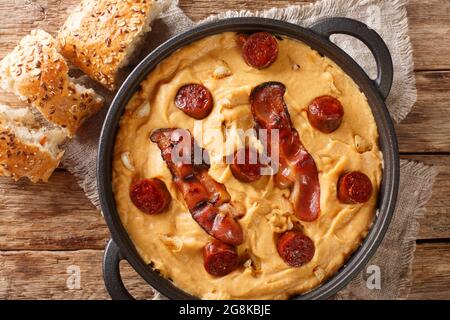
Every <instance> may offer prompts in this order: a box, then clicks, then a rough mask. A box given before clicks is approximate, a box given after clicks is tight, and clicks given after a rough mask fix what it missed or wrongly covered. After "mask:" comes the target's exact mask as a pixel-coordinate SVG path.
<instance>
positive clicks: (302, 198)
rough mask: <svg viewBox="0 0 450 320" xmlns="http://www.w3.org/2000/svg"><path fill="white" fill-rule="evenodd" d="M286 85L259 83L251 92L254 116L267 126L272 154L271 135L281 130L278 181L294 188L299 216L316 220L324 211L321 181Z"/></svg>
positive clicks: (268, 142)
mask: <svg viewBox="0 0 450 320" xmlns="http://www.w3.org/2000/svg"><path fill="white" fill-rule="evenodd" d="M285 92H286V87H285V86H284V85H283V84H282V83H280V82H265V83H263V84H260V85H259V86H257V87H255V88H254V89H253V90H252V92H251V95H250V104H251V110H252V114H253V119H254V121H255V124H256V128H257V129H266V130H267V137H268V139H267V140H268V141H267V143H266V145H267V152H268V155H269V156H270V157H271V158H272V161H276V159H275V157H273V155H272V150H271V146H272V144H271V141H270V137H271V134H272V130H274V129H277V130H279V131H278V132H279V161H278V164H279V169H278V172H277V173H276V175H275V184H276V185H277V186H278V187H279V188H291V189H292V195H291V198H292V199H293V202H294V211H295V214H296V216H297V217H298V218H299V219H300V220H303V221H314V220H316V219H317V218H318V217H319V212H320V185H319V174H318V171H317V166H316V163H315V162H314V159H313V158H312V156H311V155H310V154H309V153H308V151H307V150H306V149H305V147H304V146H303V144H302V143H301V141H300V136H299V134H298V132H297V130H296V129H295V128H294V127H293V125H292V121H291V118H290V116H289V112H288V109H287V106H286V103H285V101H284V94H285Z"/></svg>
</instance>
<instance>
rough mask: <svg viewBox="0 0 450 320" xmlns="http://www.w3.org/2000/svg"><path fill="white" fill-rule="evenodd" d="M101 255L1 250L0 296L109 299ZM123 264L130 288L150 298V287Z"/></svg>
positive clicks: (90, 251)
mask: <svg viewBox="0 0 450 320" xmlns="http://www.w3.org/2000/svg"><path fill="white" fill-rule="evenodd" d="M102 257H103V252H102V251H100V250H81V251H8V252H0V299H2V300H3V299H58V300H59V299H83V300H84V299H92V300H96V299H108V298H109V295H108V293H107V292H106V289H105V286H104V283H103V278H102ZM123 264H124V266H121V267H122V270H123V278H124V282H125V283H126V286H127V288H128V289H129V290H130V292H131V293H133V294H134V295H135V297H136V298H142V299H143V298H150V297H151V296H152V294H153V291H151V289H150V287H149V286H148V285H146V283H145V282H144V280H142V279H141V278H140V277H139V276H138V275H137V274H136V273H135V272H134V271H133V270H132V269H131V267H130V266H129V265H128V264H127V263H123ZM78 275H79V278H78ZM77 278H78V279H79V282H78V281H77Z"/></svg>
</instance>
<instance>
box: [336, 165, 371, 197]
mask: <svg viewBox="0 0 450 320" xmlns="http://www.w3.org/2000/svg"><path fill="white" fill-rule="evenodd" d="M337 190H338V199H339V200H340V201H341V202H343V203H347V204H354V203H364V202H367V201H369V199H370V196H371V195H372V182H371V181H370V179H369V177H368V176H366V175H365V174H364V173H362V172H359V171H352V172H347V173H345V174H343V175H341V176H340V177H339V180H338V187H337Z"/></svg>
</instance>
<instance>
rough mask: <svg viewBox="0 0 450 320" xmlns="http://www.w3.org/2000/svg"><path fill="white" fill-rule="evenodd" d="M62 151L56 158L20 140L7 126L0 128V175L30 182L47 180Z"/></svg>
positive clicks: (55, 166) (57, 163) (56, 165)
mask: <svg viewBox="0 0 450 320" xmlns="http://www.w3.org/2000/svg"><path fill="white" fill-rule="evenodd" d="M63 154H64V152H60V153H59V154H58V155H57V157H56V158H54V157H52V155H51V154H50V153H49V152H47V151H44V150H42V149H41V148H39V147H38V146H35V145H30V144H26V143H24V142H22V141H21V140H20V139H18V138H17V137H16V135H15V134H14V132H13V131H12V130H10V129H9V128H7V127H2V128H0V175H2V176H7V177H11V178H13V179H14V180H16V181H17V180H19V179H20V178H22V177H27V178H28V179H30V180H31V181H32V182H38V181H40V180H42V181H44V182H47V181H48V179H49V178H50V176H51V175H52V173H53V171H55V169H56V168H57V167H58V165H59V162H60V161H61V158H62V156H63Z"/></svg>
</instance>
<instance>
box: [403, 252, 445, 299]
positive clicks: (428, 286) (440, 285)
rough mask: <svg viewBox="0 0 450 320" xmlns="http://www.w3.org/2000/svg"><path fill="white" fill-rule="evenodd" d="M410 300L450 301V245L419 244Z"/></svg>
mask: <svg viewBox="0 0 450 320" xmlns="http://www.w3.org/2000/svg"><path fill="white" fill-rule="evenodd" d="M412 275H413V283H412V288H411V293H410V296H409V298H410V299H446V300H449V299H450V243H429V244H419V245H418V246H417V249H416V255H415V258H414V264H413V273H412Z"/></svg>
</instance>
